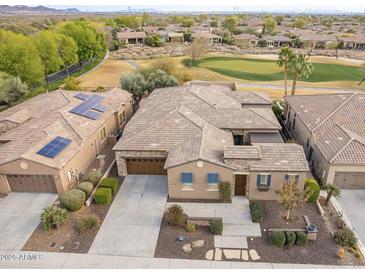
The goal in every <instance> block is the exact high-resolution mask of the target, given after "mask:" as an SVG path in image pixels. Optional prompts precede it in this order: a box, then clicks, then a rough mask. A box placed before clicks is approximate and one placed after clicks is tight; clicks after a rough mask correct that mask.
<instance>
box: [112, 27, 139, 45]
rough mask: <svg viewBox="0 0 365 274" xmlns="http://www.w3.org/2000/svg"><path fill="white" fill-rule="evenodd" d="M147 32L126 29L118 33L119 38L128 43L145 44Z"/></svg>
mask: <svg viewBox="0 0 365 274" xmlns="http://www.w3.org/2000/svg"><path fill="white" fill-rule="evenodd" d="M145 38H146V33H145V32H143V31H129V30H128V31H124V32H118V33H117V39H118V40H119V41H121V42H123V43H125V44H126V45H128V44H144V39H145Z"/></svg>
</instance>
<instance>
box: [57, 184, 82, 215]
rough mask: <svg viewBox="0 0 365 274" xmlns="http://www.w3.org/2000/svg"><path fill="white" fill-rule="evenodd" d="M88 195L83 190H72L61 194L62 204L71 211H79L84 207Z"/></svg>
mask: <svg viewBox="0 0 365 274" xmlns="http://www.w3.org/2000/svg"><path fill="white" fill-rule="evenodd" d="M85 200H86V194H85V192H83V191H82V190H81V189H71V190H69V191H66V192H64V193H62V194H60V202H61V204H62V205H63V206H64V207H65V208H66V209H67V210H70V211H77V210H79V209H80V208H82V206H83V205H84V203H85Z"/></svg>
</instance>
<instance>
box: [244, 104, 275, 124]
mask: <svg viewBox="0 0 365 274" xmlns="http://www.w3.org/2000/svg"><path fill="white" fill-rule="evenodd" d="M247 109H248V110H250V111H251V112H254V113H255V114H257V116H259V117H261V118H262V119H264V120H265V121H267V122H269V123H271V124H272V125H274V126H277V124H275V123H274V122H273V121H270V120H268V119H267V118H266V117H265V116H263V115H261V114H260V113H258V112H256V111H255V110H254V109H253V108H247Z"/></svg>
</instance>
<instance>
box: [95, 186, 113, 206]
mask: <svg viewBox="0 0 365 274" xmlns="http://www.w3.org/2000/svg"><path fill="white" fill-rule="evenodd" d="M112 197H113V195H112V190H111V188H107V187H99V188H98V189H97V190H96V191H95V193H94V201H95V203H96V204H101V205H109V204H110V203H111V202H112Z"/></svg>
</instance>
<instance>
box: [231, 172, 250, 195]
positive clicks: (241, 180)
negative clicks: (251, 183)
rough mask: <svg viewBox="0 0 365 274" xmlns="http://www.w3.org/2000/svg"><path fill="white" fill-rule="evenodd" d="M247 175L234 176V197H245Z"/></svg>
mask: <svg viewBox="0 0 365 274" xmlns="http://www.w3.org/2000/svg"><path fill="white" fill-rule="evenodd" d="M246 179H247V175H236V176H235V184H234V195H235V196H245V195H246V181H247V180H246Z"/></svg>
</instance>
